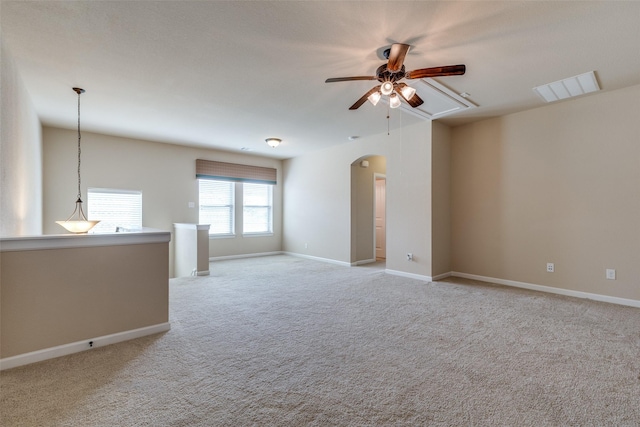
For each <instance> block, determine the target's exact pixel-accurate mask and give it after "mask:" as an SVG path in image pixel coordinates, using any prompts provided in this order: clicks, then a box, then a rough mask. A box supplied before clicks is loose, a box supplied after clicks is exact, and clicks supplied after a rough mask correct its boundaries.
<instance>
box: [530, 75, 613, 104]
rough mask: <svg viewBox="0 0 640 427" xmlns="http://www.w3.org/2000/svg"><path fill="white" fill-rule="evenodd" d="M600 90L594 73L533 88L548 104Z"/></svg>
mask: <svg viewBox="0 0 640 427" xmlns="http://www.w3.org/2000/svg"><path fill="white" fill-rule="evenodd" d="M599 90H600V86H599V85H598V81H597V80H596V75H595V73H594V72H593V71H589V72H588V73H584V74H580V75H578V76H574V77H569V78H566V79H563V80H558V81H557V82H553V83H549V84H546V85H541V86H537V87H534V88H533V91H534V92H535V93H537V94H538V95H539V96H540V97H541V98H542V99H543V100H545V101H546V102H554V101H559V100H561V99H567V98H573V97H575V96H580V95H584V94H587V93H591V92H597V91H599Z"/></svg>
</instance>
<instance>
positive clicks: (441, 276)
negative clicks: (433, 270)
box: [432, 271, 451, 282]
mask: <svg viewBox="0 0 640 427" xmlns="http://www.w3.org/2000/svg"><path fill="white" fill-rule="evenodd" d="M447 277H451V272H450V271H448V272H446V273H442V274H438V275H436V276H433V278H432V280H433V281H434V282H437V281H438V280H442V279H446V278H447Z"/></svg>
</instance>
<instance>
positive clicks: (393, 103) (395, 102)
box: [389, 93, 400, 108]
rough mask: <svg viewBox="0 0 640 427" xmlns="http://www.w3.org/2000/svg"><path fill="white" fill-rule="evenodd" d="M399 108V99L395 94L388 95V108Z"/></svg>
mask: <svg viewBox="0 0 640 427" xmlns="http://www.w3.org/2000/svg"><path fill="white" fill-rule="evenodd" d="M399 106H400V97H399V96H398V95H396V94H395V93H392V94H391V95H389V107H391V108H398V107H399Z"/></svg>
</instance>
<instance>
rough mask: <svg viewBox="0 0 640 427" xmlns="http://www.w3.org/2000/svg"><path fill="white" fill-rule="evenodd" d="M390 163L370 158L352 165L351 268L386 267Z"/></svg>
mask: <svg viewBox="0 0 640 427" xmlns="http://www.w3.org/2000/svg"><path fill="white" fill-rule="evenodd" d="M386 163H387V159H386V157H385V156H379V155H368V156H363V157H360V158H358V159H356V160H355V161H354V162H353V163H352V164H351V265H365V264H366V265H367V266H369V267H376V268H385V266H386V264H385V262H386V258H387V230H386V191H387V190H386V172H387V170H386V168H387V164H386Z"/></svg>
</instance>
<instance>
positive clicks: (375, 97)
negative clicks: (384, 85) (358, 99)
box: [367, 92, 382, 106]
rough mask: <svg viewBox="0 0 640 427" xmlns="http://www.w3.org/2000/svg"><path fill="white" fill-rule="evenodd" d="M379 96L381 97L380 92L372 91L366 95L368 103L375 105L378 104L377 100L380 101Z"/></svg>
mask: <svg viewBox="0 0 640 427" xmlns="http://www.w3.org/2000/svg"><path fill="white" fill-rule="evenodd" d="M381 97H382V94H381V93H380V92H373V93H372V94H371V95H369V96H368V97H367V99H368V100H369V102H370V103H372V104H373V105H374V106H375V105H377V104H378V101H380V98H381Z"/></svg>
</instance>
